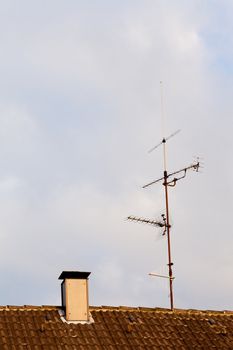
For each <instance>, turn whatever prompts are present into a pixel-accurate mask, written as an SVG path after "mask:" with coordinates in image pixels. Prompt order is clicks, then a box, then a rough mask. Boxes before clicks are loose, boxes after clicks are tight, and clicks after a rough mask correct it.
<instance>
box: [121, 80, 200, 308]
mask: <svg viewBox="0 0 233 350" xmlns="http://www.w3.org/2000/svg"><path fill="white" fill-rule="evenodd" d="M160 88H161V109H162V120H163V124H164V111H163V94H162V82H160ZM180 131H181V130H180V129H178V130H177V131H175V132H173V133H172V134H171V135H169V136H168V137H163V138H162V140H161V141H160V142H159V143H158V144H157V145H156V146H154V147H153V148H151V149H150V150H149V151H148V152H149V153H151V152H153V151H154V150H155V149H157V148H158V147H159V146H161V145H162V146H163V176H162V177H161V178H159V179H156V180H154V181H151V182H149V183H147V184H146V185H144V186H143V187H142V188H148V187H149V186H151V185H154V184H156V183H159V182H162V185H163V186H164V194H165V205H166V210H165V211H166V214H163V215H162V221H161V222H160V221H155V220H150V219H144V218H137V217H134V216H128V218H127V219H128V220H131V221H136V222H142V223H146V224H150V225H153V226H157V227H163V228H164V232H163V234H164V235H165V234H166V235H167V252H168V264H167V265H168V276H165V275H160V274H157V273H149V275H150V276H155V277H162V278H167V279H168V280H169V291H170V308H171V310H173V309H174V297H173V280H174V278H175V277H173V271H172V266H173V265H174V264H173V262H172V257H171V225H170V217H169V196H168V189H169V187H175V186H176V184H177V182H178V181H179V180H181V179H184V178H185V177H186V174H187V171H188V170H194V171H196V172H198V171H199V168H200V161H199V158H197V160H196V161H194V162H193V163H192V164H190V165H189V166H187V167H184V168H182V169H180V170H176V171H174V172H171V173H169V172H168V171H167V154H166V152H167V150H166V143H167V141H168V140H170V139H171V138H172V137H173V136H175V135H177V134H178V133H179V132H180ZM163 132H164V130H163Z"/></svg>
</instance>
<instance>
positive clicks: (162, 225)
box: [127, 216, 166, 227]
mask: <svg viewBox="0 0 233 350" xmlns="http://www.w3.org/2000/svg"><path fill="white" fill-rule="evenodd" d="M127 220H131V221H137V222H142V223H144V224H151V225H154V226H159V227H165V226H166V223H165V222H160V221H155V220H150V219H144V218H138V217H136V216H128V217H127Z"/></svg>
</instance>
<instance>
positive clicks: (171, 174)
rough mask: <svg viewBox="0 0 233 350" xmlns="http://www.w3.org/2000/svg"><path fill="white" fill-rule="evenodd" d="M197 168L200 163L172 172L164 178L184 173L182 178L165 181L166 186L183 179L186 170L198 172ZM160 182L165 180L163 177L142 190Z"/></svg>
mask: <svg viewBox="0 0 233 350" xmlns="http://www.w3.org/2000/svg"><path fill="white" fill-rule="evenodd" d="M199 167H200V162H199V161H197V162H195V163H193V164H191V165H190V166H188V167H186V168H183V169H180V170H177V171H174V172H173V173H170V174H167V176H166V178H167V179H168V178H169V177H171V176H174V175H177V174H180V173H182V172H183V173H184V176H182V177H180V178H174V179H173V180H171V181H167V185H169V184H170V183H176V182H177V181H178V180H180V179H183V178H184V177H185V175H186V172H187V170H191V169H192V170H194V171H198V170H199ZM162 180H165V178H164V176H163V177H161V178H160V179H157V180H154V181H152V182H149V183H148V184H146V185H144V186H142V188H147V187H149V186H151V185H154V184H156V183H157V182H160V181H162Z"/></svg>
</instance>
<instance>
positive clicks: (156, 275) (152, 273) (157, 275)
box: [148, 272, 175, 280]
mask: <svg viewBox="0 0 233 350" xmlns="http://www.w3.org/2000/svg"><path fill="white" fill-rule="evenodd" d="M148 275H149V276H153V277H161V278H167V279H171V280H174V279H175V277H170V276H165V275H159V274H158V273H154V272H150V273H148Z"/></svg>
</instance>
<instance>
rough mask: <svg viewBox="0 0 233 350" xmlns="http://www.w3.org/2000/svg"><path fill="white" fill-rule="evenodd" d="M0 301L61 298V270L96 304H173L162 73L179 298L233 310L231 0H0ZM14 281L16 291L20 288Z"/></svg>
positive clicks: (185, 304) (179, 303) (179, 302)
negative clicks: (179, 174)
mask: <svg viewBox="0 0 233 350" xmlns="http://www.w3.org/2000/svg"><path fill="white" fill-rule="evenodd" d="M0 4H1V7H0V8H1V11H0V19H1V20H0V27H1V30H0V32H1V35H0V47H1V50H0V74H1V79H0V169H1V171H0V213H1V214H0V250H1V251H0V271H1V275H2V278H1V304H3V305H5V304H39V305H41V304H59V303H60V290H59V283H60V282H59V281H58V280H57V278H58V276H59V274H60V272H61V271H62V270H69V269H71V270H79V269H81V270H87V271H92V275H91V277H90V303H91V304H94V305H101V304H105V305H106V304H107V305H125V304H126V305H143V306H162V307H168V306H169V298H168V285H167V281H164V280H159V279H155V278H150V277H149V276H148V273H149V272H151V271H157V272H158V273H162V274H164V273H166V272H167V270H166V263H167V257H166V251H167V250H166V240H165V239H164V238H162V237H161V232H159V231H158V230H155V229H152V228H150V227H147V226H143V225H142V226H141V225H136V224H135V225H134V224H133V223H128V222H126V221H125V217H126V216H128V215H130V214H134V215H138V216H146V217H151V218H159V216H160V215H161V213H162V212H163V211H164V198H163V188H162V186H159V185H158V186H154V187H153V188H152V187H151V188H150V189H148V190H142V189H141V186H142V185H144V184H145V183H147V182H149V181H150V180H153V179H155V178H157V177H160V176H161V175H162V155H161V151H162V150H160V149H157V150H156V152H153V153H152V154H148V153H147V150H148V149H150V148H151V147H152V146H153V145H154V144H156V143H157V142H158V141H159V140H161V138H162V125H161V124H162V123H161V106H160V84H159V82H160V80H163V86H164V106H165V116H166V134H170V133H172V132H174V131H175V130H177V129H181V130H182V132H181V133H179V135H177V136H176V137H174V138H173V139H171V140H170V142H169V145H168V165H169V170H171V171H173V170H176V169H179V168H181V167H183V166H185V165H189V164H190V163H191V162H192V161H193V157H194V156H200V157H203V159H204V169H203V171H202V173H200V174H196V173H192V172H191V173H189V174H188V176H187V178H186V179H184V180H183V182H180V183H179V184H178V185H177V187H176V188H174V189H172V190H171V191H170V203H171V217H172V224H173V227H172V237H171V238H172V254H173V260H174V275H175V277H176V279H175V281H174V293H175V306H176V307H180V308H203V309H207V308H208V309H221V310H222V309H232V307H233V305H232V290H233V282H232V279H231V274H232V266H233V254H232V246H233V238H232V234H231V222H230V219H231V209H232V192H233V186H232V172H233V166H232V162H231V150H232V146H233V145H232V135H231V134H232V116H231V112H232V107H233V102H232V85H233V80H232V67H233V62H232V58H233V51H232V47H233V45H232V44H233V43H232V41H233V39H232V38H233V36H232V32H233V25H232V23H233V22H232V16H233V15H232V13H233V4H232V2H231V1H221V3H220V2H218V1H205V2H203V1H188V2H187V1H162V0H161V1H160V0H157V1H149V0H148V1H124V2H123V1H117V2H115V1H112V2H110V3H109V2H107V1H98V2H97V1H92V2H90V1H89V2H87V1H86V2H83V1H66V2H63V1H46V2H45V1H40V3H35V2H29V1H21V2H20V4H19V2H16V1H8V2H7V3H5V2H3V1H1V2H0ZM16 291H17V292H16Z"/></svg>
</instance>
